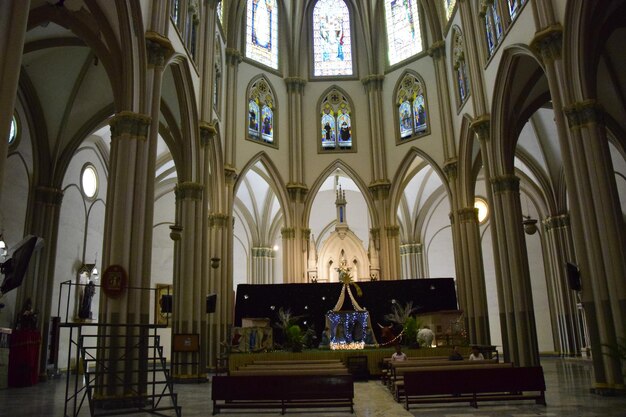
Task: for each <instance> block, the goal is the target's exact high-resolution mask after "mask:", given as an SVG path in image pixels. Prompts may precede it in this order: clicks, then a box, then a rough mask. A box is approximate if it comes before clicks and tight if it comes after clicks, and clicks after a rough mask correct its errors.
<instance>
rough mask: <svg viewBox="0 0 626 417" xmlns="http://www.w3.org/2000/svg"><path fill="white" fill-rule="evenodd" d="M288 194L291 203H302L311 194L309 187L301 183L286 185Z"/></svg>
mask: <svg viewBox="0 0 626 417" xmlns="http://www.w3.org/2000/svg"><path fill="white" fill-rule="evenodd" d="M286 188H287V193H288V194H289V199H290V200H291V201H294V202H296V201H301V200H303V199H304V197H305V196H306V195H307V193H308V192H309V187H307V186H306V184H302V183H299V182H290V183H287V185H286Z"/></svg>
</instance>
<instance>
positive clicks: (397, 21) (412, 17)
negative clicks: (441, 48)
mask: <svg viewBox="0 0 626 417" xmlns="http://www.w3.org/2000/svg"><path fill="white" fill-rule="evenodd" d="M385 18H386V21H387V24H386V27H387V46H388V48H387V51H388V54H389V65H394V64H397V63H398V62H400V61H403V60H405V59H407V58H410V57H412V56H413V55H415V54H417V53H419V52H421V51H422V33H421V30H420V19H419V12H418V8H417V0H405V1H402V2H401V1H398V0H385Z"/></svg>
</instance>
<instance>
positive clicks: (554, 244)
mask: <svg viewBox="0 0 626 417" xmlns="http://www.w3.org/2000/svg"><path fill="white" fill-rule="evenodd" d="M543 227H544V230H545V232H544V233H545V234H544V236H545V238H543V237H542V239H543V240H544V241H545V245H546V246H547V247H546V250H545V251H544V252H545V253H546V254H547V257H546V259H547V262H546V263H547V264H549V265H547V266H549V268H546V271H547V272H548V273H547V274H546V277H547V281H548V296H549V297H550V313H551V316H552V325H553V327H554V330H553V333H554V335H555V337H554V342H555V343H554V344H555V347H556V349H557V351H558V352H560V354H561V356H579V355H580V354H581V350H582V348H583V346H584V347H586V346H587V343H586V341H585V335H584V327H585V324H584V323H583V321H582V315H581V311H580V310H579V309H578V307H577V305H578V300H577V295H576V293H575V291H573V290H572V289H570V288H569V285H568V282H567V275H566V272H565V271H566V269H565V263H566V262H568V261H573V259H574V257H573V254H574V250H573V249H574V248H573V243H572V237H571V230H570V223H569V216H568V215H567V214H562V215H557V216H552V217H548V218H546V219H545V220H544V221H543Z"/></svg>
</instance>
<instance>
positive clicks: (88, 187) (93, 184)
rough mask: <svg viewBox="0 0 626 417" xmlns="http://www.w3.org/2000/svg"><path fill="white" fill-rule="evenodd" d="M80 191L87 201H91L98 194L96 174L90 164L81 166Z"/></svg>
mask: <svg viewBox="0 0 626 417" xmlns="http://www.w3.org/2000/svg"><path fill="white" fill-rule="evenodd" d="M80 190H81V191H82V193H83V196H85V198H88V199H93V198H95V197H96V195H97V194H98V173H97V172H96V168H95V167H94V166H93V165H92V164H90V163H87V164H85V165H84V166H83V169H82V172H81V174H80Z"/></svg>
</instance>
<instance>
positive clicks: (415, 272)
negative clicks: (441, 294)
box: [400, 243, 426, 279]
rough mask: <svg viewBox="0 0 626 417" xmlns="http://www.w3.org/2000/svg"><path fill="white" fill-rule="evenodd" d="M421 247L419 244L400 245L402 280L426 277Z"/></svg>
mask: <svg viewBox="0 0 626 417" xmlns="http://www.w3.org/2000/svg"><path fill="white" fill-rule="evenodd" d="M422 247H423V245H422V244H421V243H405V244H402V245H400V261H401V263H402V279H413V278H425V277H426V270H425V266H424V253H423V248H422Z"/></svg>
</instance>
